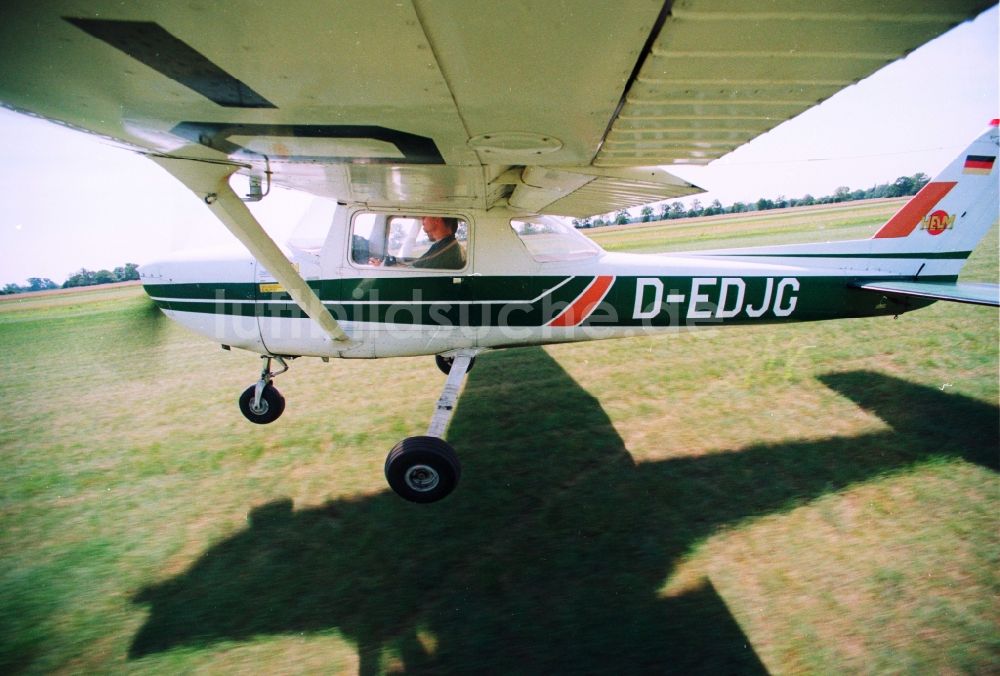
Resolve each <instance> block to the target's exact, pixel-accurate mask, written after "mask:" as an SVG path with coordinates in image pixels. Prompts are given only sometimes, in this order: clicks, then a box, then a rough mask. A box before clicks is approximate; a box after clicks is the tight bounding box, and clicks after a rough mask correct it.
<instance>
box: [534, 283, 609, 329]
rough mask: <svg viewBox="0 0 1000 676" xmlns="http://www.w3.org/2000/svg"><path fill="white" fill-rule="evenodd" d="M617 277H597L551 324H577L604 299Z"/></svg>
mask: <svg viewBox="0 0 1000 676" xmlns="http://www.w3.org/2000/svg"><path fill="white" fill-rule="evenodd" d="M614 281H615V278H614V277H612V276H610V275H601V276H600V277H595V278H594V281H592V282H591V283H590V286H588V287H587V288H586V289H584V290H583V293H581V294H580V295H579V296H578V297H577V299H576V300H574V301H573V302H572V303H570V304H569V307H567V308H566V309H565V310H563V311H562V312H561V313H560V314H559V315H558V316H557V317H556V318H555V319H553V320H552V321H551V322H549V326H576V325H577V324H580V323H581V322H582V321H583V320H584V319H586V318H587V317H589V316H590V313H591V312H593V311H594V308H595V307H597V305H598V304H599V303H600V302H601V301H602V300H604V297H605V296H606V295H607V294H608V289H610V288H611V283H612V282H614Z"/></svg>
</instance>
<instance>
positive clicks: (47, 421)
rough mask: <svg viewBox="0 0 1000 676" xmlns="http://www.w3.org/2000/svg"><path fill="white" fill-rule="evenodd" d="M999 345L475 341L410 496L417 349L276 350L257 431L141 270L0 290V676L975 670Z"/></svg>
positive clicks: (420, 410)
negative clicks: (58, 292)
mask: <svg viewBox="0 0 1000 676" xmlns="http://www.w3.org/2000/svg"><path fill="white" fill-rule="evenodd" d="M813 215H814V216H816V215H817V214H816V213H814V214H813ZM819 216H820V217H823V216H822V214H819ZM836 217H837V219H847V220H849V219H850V218H851V214H849V213H845V212H844V211H840V212H838V214H837V215H836ZM707 227H711V228H713V229H714V230H713V232H714V235H713V236H714V237H715V238H716V239H715V240H714V241H715V242H716V243H718V245H719V246H730V245H735V244H731V243H735V242H737V241H738V242H739V243H741V244H742V243H747V244H755V243H757V242H758V241H759V238H760V237H769V236H771V235H769V234H763V235H754V234H753V233H749V234H747V233H746V232H744V233H743V234H742V235H741V239H739V240H737V239H736V238H735V237H734V236H733V233H734V232H736V231H738V230H739V229H741V228H744V227H745V224H739V223H734V224H733V225H732V228H733V229H732V230H727V228H726V226H725V224H724V223H719V222H713V223H711V224H709V226H707ZM798 227H800V228H801V227H805V226H804V224H800V225H799V226H798ZM853 228H854V226H845V231H851V230H852V229H853ZM753 229H754V232H756V231H757V230H758V229H763V230H766V228H764V227H763V226H762V225H761V224H756V225H754V226H753ZM687 233H688V234H687V235H685V236H686V237H689V238H695V239H697V237H698V234H697V232H696V230H688V231H687ZM627 234H628V233H624V232H622V231H619V235H617V236H619V237H625V236H626V235H627ZM786 236H787V237H791V234H787V233H785V234H782V237H786ZM807 236H815V233H809V234H807ZM851 236H853V235H851ZM673 244H674V242H673V241H670V240H669V237H668V238H666V239H665V240H664V241H663V243H662V244H661V248H663V249H667V248H670V247H671V246H672V245H673ZM710 245H711V244H710ZM643 246H645V245H643ZM997 259H998V246H997V229H996V228H994V230H993V231H992V232H991V234H990V236H989V238H988V240H987V242H986V243H985V244H984V245H983V246H981V247H980V250H977V252H976V253H975V254H974V255H973V257H972V258H971V259H970V262H969V265H968V268H967V270H968V278H970V279H986V280H993V281H996V278H997ZM997 345H998V325H997V312H996V310H993V309H988V308H977V307H969V306H960V305H953V304H943V303H939V304H936V305H934V306H932V307H930V308H928V309H925V310H921V311H919V312H915V313H911V314H907V315H903V316H901V317H900V318H899V319H898V320H893V319H888V318H884V319H872V320H848V321H838V322H828V323H823V322H820V323H813V324H798V325H789V326H782V327H754V328H746V329H738V330H732V331H729V330H722V329H710V330H707V331H704V332H701V333H690V334H681V335H677V336H672V337H660V338H636V339H629V340H620V341H613V342H597V343H589V344H579V345H560V346H554V347H549V348H545V349H537V348H531V349H523V350H509V351H503V352H495V353H490V354H485V355H482V356H481V357H480V358H479V359H478V360H477V365H476V368H475V370H474V371H473V372H472V373H471V375H470V377H469V381H468V383H467V385H466V389H465V392H464V394H463V396H462V399H461V401H460V404H459V408H458V410H457V413H456V416H455V419H454V421H453V423H452V426H451V428H450V430H449V433H448V438H449V440H450V441H451V442H452V443H453V444H454V445H455V446H456V447H457V448H458V449H459V452H460V454H461V456H462V459H463V466H464V471H463V478H462V484H461V485H460V487H459V489H458V491H457V492H456V493H455V494H454V495H453V496H451V497H450V498H449V499H448V500H446V501H444V502H442V503H440V504H436V505H429V506H416V505H411V504H408V503H405V502H403V501H401V500H399V499H398V498H396V497H395V496H394V495H392V494H391V493H389V491H388V489H387V488H386V487H385V484H384V480H383V478H382V464H383V462H384V457H385V453H386V452H387V451H388V449H389V448H390V447H391V446H392V445H393V444H394V443H395V442H396V441H397V440H398V439H399V438H400V437H401V436H404V435H408V434H419V433H422V432H423V430H424V429H425V427H426V424H427V421H428V419H429V416H430V414H431V411H432V409H433V405H434V401H435V400H436V398H437V396H438V394H439V388H440V386H441V384H442V377H441V375H440V373H439V372H438V371H437V369H436V368H435V367H434V365H433V360H431V359H430V358H417V359H398V360H377V361H362V362H356V361H344V362H336V363H330V364H323V363H321V362H319V361H318V360H300V361H296V362H294V363H293V368H292V371H291V372H290V373H288V374H286V375H284V376H281V378H280V379H279V382H278V384H279V387H280V388H281V390H282V392H283V394H284V395H285V396H286V398H287V400H288V409H287V410H286V412H285V415H284V416H283V417H282V418H281V420H279V421H278V422H276V423H275V424H273V425H270V426H263V427H259V426H254V425H251V424H250V423H247V422H245V421H244V420H243V419H242V417H241V416H240V414H239V412H238V411H237V409H236V397H237V396H238V394H239V393H240V391H242V389H243V388H244V387H246V386H247V385H248V384H249V383H250V381H252V380H253V378H254V375H255V373H256V370H257V369H258V359H257V358H256V357H255V356H253V355H250V354H246V353H240V352H235V351H234V352H223V351H221V350H219V349H218V346H216V345H213V344H211V343H208V342H207V341H205V340H203V339H201V338H198V337H195V336H193V335H191V334H188V333H187V332H186V331H184V330H183V329H181V328H179V327H177V326H175V325H173V324H172V323H171V322H168V321H166V320H164V319H162V318H161V317H160V315H158V314H157V313H156V312H155V311H154V310H153V309H152V307H151V304H150V303H149V301H148V300H146V299H145V297H144V296H143V295H142V293H141V291H139V290H137V289H134V288H131V289H130V288H125V289H114V290H110V291H107V290H102V291H91V292H81V293H79V294H71V295H68V296H58V297H52V298H50V299H42V298H38V299H32V300H30V303H29V302H28V301H25V302H15V301H8V302H0V346H2V352H0V353H2V354H3V357H2V363H0V367H2V369H3V373H4V381H3V392H4V394H5V395H6V396H5V401H7V403H8V408H7V410H6V411H5V413H4V415H3V417H2V418H0V471H2V472H3V477H4V480H3V484H2V486H3V488H2V491H0V670H2V671H5V672H10V671H13V672H19V671H23V672H27V673H40V672H53V671H54V672H81V671H84V672H94V671H96V672H108V671H114V672H141V673H175V672H233V671H253V672H260V673H268V672H281V673H290V672H321V673H351V672H357V671H360V672H362V673H379V672H394V671H395V672H407V673H414V672H423V671H426V672H433V673H468V672H471V671H488V672H497V673H558V672H561V673H575V672H611V673H636V672H646V671H664V670H670V671H677V672H678V673H683V672H691V671H697V672H713V673H733V672H755V671H756V672H761V671H764V670H767V671H773V672H785V673H787V672H824V673H841V672H845V671H848V672H871V673H874V672H886V671H892V672H900V671H905V672H979V673H989V672H995V671H997V669H998V668H1000V664H998V662H997V657H996V656H997V655H998V654H1000V631H998V628H997V623H996V618H997V617H998V616H1000V606H998V602H997V599H998V598H1000V596H998V591H1000V590H998V584H997V576H996V571H997V570H998V564H1000V538H998V536H997V513H998V506H1000V502H998V498H1000V494H998V488H1000V482H998V479H997V460H998V447H997V446H998V441H997V439H998V412H997V402H998V382H997V368H998V357H997V351H998V349H997Z"/></svg>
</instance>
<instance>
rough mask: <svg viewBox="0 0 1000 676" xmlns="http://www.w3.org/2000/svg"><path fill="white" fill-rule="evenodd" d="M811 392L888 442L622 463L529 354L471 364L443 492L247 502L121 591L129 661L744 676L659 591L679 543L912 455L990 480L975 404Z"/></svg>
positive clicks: (867, 388) (722, 632)
mask: <svg viewBox="0 0 1000 676" xmlns="http://www.w3.org/2000/svg"><path fill="white" fill-rule="evenodd" d="M822 380H823V382H824V383H825V384H826V385H827V386H829V387H830V388H832V389H833V390H835V391H837V392H839V393H841V394H843V395H845V396H847V397H849V398H850V399H852V400H853V401H855V402H857V403H858V404H859V405H860V406H862V407H863V408H865V409H868V410H870V411H871V412H872V413H874V414H875V415H877V416H878V417H880V418H881V419H882V420H884V421H885V422H886V423H888V425H889V426H890V427H891V428H892V429H891V430H888V431H884V432H879V433H874V434H870V435H865V436H860V437H852V438H831V439H827V440H821V441H804V442H801V443H795V442H793V443H784V444H779V445H759V446H754V447H750V448H746V449H741V450H739V451H734V452H730V453H720V454H714V455H709V456H704V457H695V458H680V459H671V460H665V461H661V462H651V463H640V464H635V463H634V462H633V461H632V458H631V456H630V455H629V453H628V452H627V450H626V448H625V446H624V444H623V442H622V440H621V438H620V437H619V436H618V434H617V433H616V431H615V430H614V428H613V426H612V425H611V422H610V420H609V419H608V417H607V415H606V414H605V413H604V411H603V410H602V409H601V406H600V405H599V403H598V402H597V401H596V400H595V399H594V398H593V397H591V396H590V395H589V394H588V393H586V392H585V391H584V390H583V389H582V388H580V386H579V385H577V383H576V382H575V381H574V380H573V379H572V378H571V377H570V376H569V375H568V374H567V373H566V372H565V371H563V369H562V368H561V367H560V366H559V365H558V364H557V363H556V362H555V361H554V360H552V359H551V358H550V357H549V356H548V355H547V354H546V353H545V352H544V351H543V350H541V349H527V350H517V351H510V352H500V353H493V354H488V355H484V356H483V357H482V358H481V359H480V362H479V365H477V368H476V370H475V371H473V372H472V373H471V374H470V376H469V382H468V385H467V387H466V390H465V393H464V394H463V397H462V400H461V403H460V406H459V409H458V411H457V413H456V416H455V419H454V420H453V422H452V426H451V428H450V432H449V440H450V441H451V442H452V443H453V444H454V445H455V446H456V448H458V449H459V452H460V453H461V455H462V459H463V462H464V474H463V478H462V484H461V485H460V486H459V489H458V491H456V493H455V494H454V495H452V496H451V497H450V498H448V499H447V500H445V501H443V502H441V503H438V504H434V505H424V506H419V505H412V504H409V503H406V502H404V501H403V500H401V499H399V498H398V497H396V496H395V495H394V494H392V493H390V492H389V491H388V490H387V491H386V492H384V493H381V494H379V495H376V496H369V497H363V498H358V499H354V500H334V501H331V502H329V503H327V504H325V505H322V506H319V507H313V508H306V509H300V510H298V511H295V510H293V507H292V504H291V501H290V500H284V501H280V500H279V501H276V502H272V503H269V504H266V505H262V506H259V507H257V508H255V509H254V510H253V511H252V513H251V516H250V524H249V526H248V528H247V529H246V530H244V531H242V532H240V533H238V534H236V535H234V536H232V537H231V538H229V539H227V540H225V541H224V542H222V543H220V544H218V545H216V546H213V547H212V548H210V549H209V550H207V551H206V552H205V553H204V554H203V555H202V556H201V557H200V558H199V560H198V561H197V562H195V563H194V564H193V565H192V566H191V568H190V569H189V570H187V571H186V572H184V573H181V574H179V575H178V576H176V577H174V578H171V579H170V580H168V581H165V582H163V583H161V584H157V585H155V586H151V587H148V588H146V589H144V590H143V591H141V592H140V593H139V594H138V595H137V597H136V598H135V601H136V602H137V603H139V604H144V605H148V607H149V609H150V614H149V618H148V620H147V622H146V623H145V625H144V626H143V627H142V628H141V629H140V630H139V632H138V633H137V635H136V636H135V638H134V640H133V643H132V646H131V649H130V657H131V658H139V657H142V656H146V655H149V654H151V653H156V652H161V651H165V650H169V649H171V648H174V647H178V646H199V645H209V644H211V643H213V642H217V641H226V640H229V641H231V640H245V639H249V638H251V637H255V636H260V635H270V634H297V633H300V632H311V631H325V630H336V631H339V632H340V633H341V635H343V636H345V637H347V638H348V639H350V640H351V641H353V642H355V643H356V645H357V648H358V652H359V656H360V671H361V673H362V674H370V673H377V672H378V671H380V670H381V669H383V668H384V666H385V665H383V664H382V653H383V650H384V649H386V648H389V649H391V650H392V651H393V652H395V653H396V654H397V655H398V656H399V657H398V662H397V664H396V666H397V667H400V668H401V669H402V670H403V671H404V672H405V673H421V672H433V673H448V672H455V673H458V672H471V671H480V672H483V671H485V672H491V673H546V672H547V673H552V672H556V673H560V672H562V673H564V672H572V673H588V672H619V673H635V672H654V671H655V672H662V671H665V670H669V671H677V672H684V671H698V672H708V671H711V672H716V673H735V672H739V673H765V669H764V667H763V665H762V664H761V662H760V660H759V659H758V657H757V655H756V654H755V653H754V651H753V648H752V647H751V645H750V642H749V640H748V639H747V638H746V636H745V635H744V634H743V632H742V631H741V629H740V627H739V625H738V624H737V623H736V621H735V619H734V618H733V617H732V615H731V614H730V612H729V611H728V609H727V608H726V605H725V602H724V601H723V600H722V599H721V598H720V597H719V595H718V594H717V593H716V592H715V590H714V589H713V588H712V586H711V584H710V583H709V582H707V581H706V582H705V583H704V584H703V586H702V587H701V588H699V589H696V590H694V591H688V592H686V593H683V594H682V595H680V596H676V597H668V598H665V597H663V596H662V595H661V594H659V590H660V589H661V588H662V586H663V584H664V582H665V580H666V578H667V577H668V576H669V575H670V573H671V571H672V567H673V565H675V563H676V562H677V561H678V559H679V558H680V557H682V556H683V555H684V554H685V553H687V552H688V551H689V550H690V549H691V547H692V546H694V545H695V544H696V543H697V542H699V541H701V540H703V539H704V538H706V537H708V536H710V535H711V534H712V533H713V532H715V531H717V530H718V529H719V528H720V527H723V526H726V525H728V524H733V523H734V522H738V521H740V520H742V519H746V518H748V517H754V516H757V515H764V514H767V513H770V512H774V511H781V510H786V509H789V508H791V507H793V506H795V505H796V504H801V503H802V502H804V501H807V500H811V499H814V498H817V497H819V496H821V495H823V494H826V493H829V492H832V491H837V490H840V489H842V488H844V487H846V486H849V485H851V484H853V483H856V482H860V481H865V480H867V479H870V478H873V477H875V476H877V475H880V474H884V473H886V472H891V471H894V470H900V469H902V468H905V467H907V466H909V465H912V464H914V463H916V462H919V461H921V460H925V459H927V458H929V457H931V456H937V455H945V456H952V457H960V458H965V459H966V460H968V461H971V462H976V463H979V464H982V465H985V466H988V467H991V468H993V469H996V463H997V453H996V439H997V432H998V430H997V424H998V416H997V409H996V407H994V406H990V405H987V404H983V403H981V402H978V401H975V400H972V399H969V398H966V397H962V396H958V395H948V394H944V393H942V392H939V391H936V390H934V389H929V388H925V387H921V386H918V385H914V384H911V383H907V382H905V381H901V380H898V379H895V378H891V377H889V376H885V375H882V374H878V373H871V372H852V373H840V374H833V375H828V376H825V377H823V378H822Z"/></svg>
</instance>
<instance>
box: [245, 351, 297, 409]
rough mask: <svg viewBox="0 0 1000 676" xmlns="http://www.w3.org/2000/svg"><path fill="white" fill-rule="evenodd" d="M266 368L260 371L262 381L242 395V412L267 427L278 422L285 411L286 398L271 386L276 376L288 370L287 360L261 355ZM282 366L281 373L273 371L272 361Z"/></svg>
mask: <svg viewBox="0 0 1000 676" xmlns="http://www.w3.org/2000/svg"><path fill="white" fill-rule="evenodd" d="M261 359H263V360H264V366H263V367H262V368H261V370H260V379H259V380H258V381H257V382H256V383H255V384H253V385H251V386H250V387H248V388H247V389H246V390H244V391H243V394H241V395H240V412H242V413H243V415H244V416H245V417H246V419H247V420H249V421H250V422H252V423H257V424H258V425H266V424H267V423H271V422H274V421H275V420H277V419H278V418H279V417H280V416H281V414H282V413H283V412H284V410H285V398H284V397H283V396H281V393H280V392H278V390H277V388H275V386H274V385H272V384H271V381H272V380H274V378H275V376H278V375H281V374H282V373H284V372H285V371H287V370H288V364H286V363H285V360H284V359H282V358H281V357H278V356H276V355H269V354H265V355H261ZM272 359H273V360H275V361H277V362H278V364H280V365H281V370H280V371H273V372H272V371H271V360H272Z"/></svg>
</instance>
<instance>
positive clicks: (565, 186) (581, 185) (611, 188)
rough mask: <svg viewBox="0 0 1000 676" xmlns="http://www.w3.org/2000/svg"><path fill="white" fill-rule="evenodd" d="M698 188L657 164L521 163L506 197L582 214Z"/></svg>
mask: <svg viewBox="0 0 1000 676" xmlns="http://www.w3.org/2000/svg"><path fill="white" fill-rule="evenodd" d="M700 192H702V189H701V188H699V187H698V186H696V185H693V184H691V183H688V182H687V181H685V180H683V179H681V178H678V177H677V176H674V175H673V174H670V173H668V172H666V171H664V170H663V169H660V168H658V167H630V168H625V169H611V168H607V169H604V168H594V167H526V168H525V169H524V170H523V171H522V172H521V176H520V179H519V181H518V183H517V186H516V187H515V188H514V192H513V193H512V194H511V196H510V199H509V202H510V205H511V206H512V207H515V208H517V209H525V210H527V211H534V212H536V213H540V214H553V215H557V216H572V217H577V218H582V217H586V216H593V215H594V214H600V213H607V212H609V211H617V210H619V209H628V208H630V207H637V206H641V205H643V204H649V203H650V202H658V201H660V200H665V199H675V198H678V197H685V196H687V195H696V194H698V193H700Z"/></svg>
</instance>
